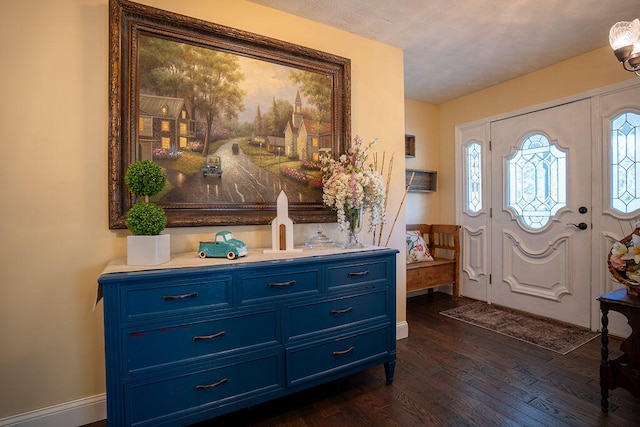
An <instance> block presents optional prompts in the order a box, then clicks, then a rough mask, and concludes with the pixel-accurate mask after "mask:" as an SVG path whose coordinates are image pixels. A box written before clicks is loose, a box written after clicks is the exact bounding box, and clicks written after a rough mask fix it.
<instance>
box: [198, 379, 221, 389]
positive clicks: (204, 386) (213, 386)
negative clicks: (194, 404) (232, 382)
mask: <svg viewBox="0 0 640 427" xmlns="http://www.w3.org/2000/svg"><path fill="white" fill-rule="evenodd" d="M227 381H229V380H228V379H226V378H223V379H221V380H220V381H218V382H217V383H213V384H204V385H197V386H196V390H207V389H209V388H215V387H218V386H220V385H222V384H224V383H226V382H227Z"/></svg>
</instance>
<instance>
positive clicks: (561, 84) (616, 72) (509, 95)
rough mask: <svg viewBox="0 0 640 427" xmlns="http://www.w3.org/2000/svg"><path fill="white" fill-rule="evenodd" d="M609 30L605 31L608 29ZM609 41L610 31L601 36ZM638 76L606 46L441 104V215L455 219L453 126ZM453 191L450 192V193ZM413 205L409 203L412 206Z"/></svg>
mask: <svg viewBox="0 0 640 427" xmlns="http://www.w3.org/2000/svg"><path fill="white" fill-rule="evenodd" d="M605 36H606V35H605ZM603 41H606V37H603ZM631 78H637V77H635V76H634V75H633V74H632V73H629V72H626V71H623V69H622V66H621V65H620V64H619V63H618V62H617V61H616V59H615V57H614V56H613V53H612V51H611V48H609V47H608V46H606V47H602V48H600V49H597V50H594V51H592V52H588V53H586V54H584V55H580V56H577V57H575V58H571V59H568V60H566V61H563V62H561V63H558V64H555V65H552V66H550V67H547V68H544V69H542V70H540V71H537V72H535V73H531V74H527V75H525V76H523V77H519V78H517V79H513V80H510V81H508V82H505V83H502V84H499V85H496V86H493V87H490V88H488V89H485V90H482V91H479V92H476V93H473V94H471V95H468V96H464V97H461V98H458V99H455V100H453V101H450V102H447V103H444V104H441V105H439V106H438V112H439V120H438V133H439V140H440V157H439V167H440V169H439V170H438V192H440V193H441V194H447V197H444V196H441V198H440V217H441V220H442V221H444V222H454V221H455V196H454V190H455V167H454V166H455V165H454V147H455V146H454V143H455V134H454V133H455V126H456V125H459V124H463V123H468V122H471V121H474V120H479V119H483V118H486V117H491V116H495V115H498V114H503V113H507V112H510V111H515V110H519V109H522V108H525V107H530V106H534V105H537V104H541V103H544V102H548V101H553V100H556V99H561V98H564V97H568V96H571V95H575V94H579V93H582V92H586V91H588V90H591V89H596V88H600V87H603V86H607V85H610V84H613V83H617V82H620V81H623V80H626V79H631ZM449 195H450V197H449ZM408 208H409V207H408Z"/></svg>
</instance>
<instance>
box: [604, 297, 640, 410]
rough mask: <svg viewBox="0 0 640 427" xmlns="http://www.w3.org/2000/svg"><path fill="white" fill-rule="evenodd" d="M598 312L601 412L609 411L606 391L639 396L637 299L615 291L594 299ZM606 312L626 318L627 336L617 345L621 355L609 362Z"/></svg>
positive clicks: (639, 316) (639, 312)
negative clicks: (600, 346) (600, 335)
mask: <svg viewBox="0 0 640 427" xmlns="http://www.w3.org/2000/svg"><path fill="white" fill-rule="evenodd" d="M596 299H597V300H598V301H600V311H601V312H602V352H601V354H602V361H601V362H600V391H601V394H602V400H601V405H602V410H603V411H605V412H606V411H608V410H609V401H608V398H609V390H613V389H615V388H617V387H622V388H624V389H625V390H627V391H629V392H630V393H631V394H632V395H633V396H634V397H640V298H639V297H634V296H631V295H629V294H627V290H626V289H625V288H622V289H617V290H615V291H613V292H611V293H608V294H606V295H601V296H599V297H598V298H596ZM609 310H613V311H617V312H618V313H621V314H622V315H624V316H625V317H626V318H627V323H629V326H631V335H629V336H628V337H627V339H625V340H624V341H623V342H622V344H621V345H620V350H622V352H623V354H622V355H621V356H620V357H618V358H616V359H612V360H609V348H608V346H609V336H608V332H609V330H608V328H607V326H608V324H609V317H608V314H609Z"/></svg>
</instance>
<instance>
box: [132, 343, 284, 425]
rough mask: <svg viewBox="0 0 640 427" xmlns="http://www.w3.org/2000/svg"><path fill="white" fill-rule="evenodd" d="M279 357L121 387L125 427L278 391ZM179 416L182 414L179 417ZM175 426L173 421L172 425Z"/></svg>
mask: <svg viewBox="0 0 640 427" xmlns="http://www.w3.org/2000/svg"><path fill="white" fill-rule="evenodd" d="M281 363H282V362H281V360H280V356H279V354H270V355H266V356H262V357H257V358H254V359H252V360H248V361H243V362H238V363H229V364H227V365H225V366H220V367H216V368H211V369H202V370H200V371H197V372H192V373H187V374H184V375H176V376H172V377H170V378H164V379H161V380H158V381H154V382H146V383H144V384H138V383H129V384H127V385H126V386H125V399H126V402H127V411H128V412H129V414H128V415H129V419H128V420H127V425H138V426H153V425H157V424H159V423H161V422H162V421H164V420H163V418H168V417H169V416H171V419H173V418H175V417H180V416H187V415H189V414H190V413H193V412H197V411H202V410H205V409H211V408H215V407H217V406H221V405H223V404H225V403H230V402H231V401H233V400H241V399H244V398H248V397H250V396H253V395H259V394H263V393H265V392H267V391H270V390H277V389H279V388H281V387H282V384H281V383H280V381H279V378H281V377H282V371H281V369H282V368H280V366H281ZM181 412H182V413H181ZM174 423H175V421H174Z"/></svg>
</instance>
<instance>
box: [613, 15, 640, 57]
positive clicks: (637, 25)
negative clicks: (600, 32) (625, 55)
mask: <svg viewBox="0 0 640 427" xmlns="http://www.w3.org/2000/svg"><path fill="white" fill-rule="evenodd" d="M636 43H640V20H639V19H637V18H636V19H634V20H633V21H631V22H627V21H621V22H616V23H615V24H613V26H612V27H611V30H609V44H610V45H611V48H612V49H613V50H618V49H620V48H623V47H626V46H632V45H634V44H636Z"/></svg>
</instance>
